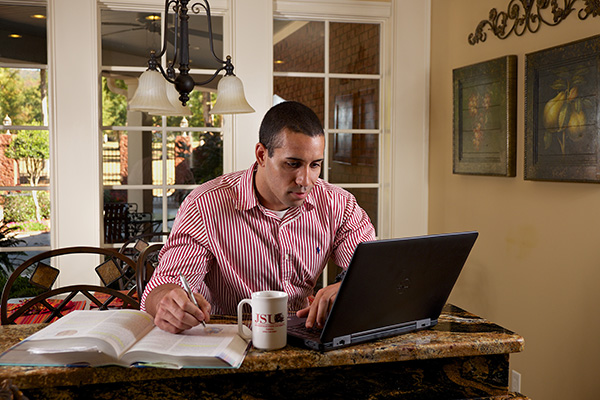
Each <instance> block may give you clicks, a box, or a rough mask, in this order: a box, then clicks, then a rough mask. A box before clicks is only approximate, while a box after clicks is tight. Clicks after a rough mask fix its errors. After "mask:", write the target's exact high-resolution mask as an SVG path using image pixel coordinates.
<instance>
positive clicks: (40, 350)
mask: <svg viewBox="0 0 600 400" xmlns="http://www.w3.org/2000/svg"><path fill="white" fill-rule="evenodd" d="M237 332H238V329H237V325H222V324H208V325H206V328H204V327H203V326H202V325H199V326H196V327H194V328H192V329H189V330H187V331H184V332H182V333H179V334H173V333H168V332H165V331H163V330H161V329H160V328H158V327H157V326H155V325H154V322H153V318H152V316H151V315H150V314H148V313H146V312H143V311H137V310H108V311H97V310H90V311H73V312H71V313H69V314H67V315H66V316H64V317H62V318H60V319H59V320H57V321H56V322H53V323H52V324H50V325H48V326H47V327H45V328H44V329H42V330H40V331H39V332H36V333H35V334H33V335H31V336H30V337H28V338H27V339H25V340H23V341H22V342H20V343H18V344H16V345H15V346H13V347H12V348H10V349H9V350H7V351H6V352H5V353H4V354H2V355H0V365H35V366H76V365H77V366H78V365H91V366H99V365H122V366H155V367H163V368H238V367H239V366H240V365H241V364H242V361H243V360H244V357H245V356H246V351H247V350H248V343H247V342H246V341H245V340H244V339H242V338H241V337H240V336H239V335H238V333H237Z"/></svg>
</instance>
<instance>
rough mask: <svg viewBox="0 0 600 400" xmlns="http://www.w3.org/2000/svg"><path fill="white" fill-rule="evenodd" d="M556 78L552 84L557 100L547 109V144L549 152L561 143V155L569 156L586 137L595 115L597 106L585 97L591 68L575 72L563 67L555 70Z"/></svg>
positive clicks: (553, 100)
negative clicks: (583, 92)
mask: <svg viewBox="0 0 600 400" xmlns="http://www.w3.org/2000/svg"><path fill="white" fill-rule="evenodd" d="M554 73H555V75H556V79H555V80H554V82H553V83H552V84H551V88H552V89H553V90H554V97H552V98H551V99H550V100H548V101H547V102H546V104H545V105H544V108H543V114H542V123H543V126H544V129H545V131H544V134H543V144H544V149H546V150H548V149H549V148H550V147H551V146H552V145H553V144H554V143H558V146H559V148H560V151H561V154H567V153H569V146H573V145H574V144H575V143H576V142H579V141H581V140H582V139H583V138H584V137H585V133H586V129H587V125H588V123H587V120H588V115H589V114H590V113H592V112H593V103H592V101H591V100H590V99H589V98H588V97H587V96H581V89H580V88H582V87H584V86H585V85H586V79H585V76H586V74H588V73H589V68H588V67H586V66H583V65H579V66H577V67H576V68H575V69H573V70H569V69H568V68H566V67H561V68H559V69H557V70H556V71H554Z"/></svg>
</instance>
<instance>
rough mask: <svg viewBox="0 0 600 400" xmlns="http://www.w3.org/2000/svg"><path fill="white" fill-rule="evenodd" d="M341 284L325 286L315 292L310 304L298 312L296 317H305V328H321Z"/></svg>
mask: <svg viewBox="0 0 600 400" xmlns="http://www.w3.org/2000/svg"><path fill="white" fill-rule="evenodd" d="M340 285H341V282H338V283H334V284H332V285H329V286H326V287H324V288H323V289H321V290H319V291H318V292H317V295H316V296H315V300H314V301H313V302H312V304H311V305H310V306H308V307H306V308H303V309H302V310H299V311H298V312H297V313H296V315H297V316H298V317H300V318H303V317H306V327H307V328H312V327H313V326H315V324H316V326H317V327H318V328H322V327H323V325H324V324H325V320H326V319H327V315H329V310H331V306H332V305H333V302H334V301H335V298H336V296H337V293H338V290H339V289H340Z"/></svg>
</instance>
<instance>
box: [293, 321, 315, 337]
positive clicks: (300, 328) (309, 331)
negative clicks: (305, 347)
mask: <svg viewBox="0 0 600 400" xmlns="http://www.w3.org/2000/svg"><path fill="white" fill-rule="evenodd" d="M287 329H288V332H291V333H293V334H294V335H295V336H298V337H301V338H303V339H313V340H315V339H319V338H320V337H321V332H322V329H319V328H307V327H306V325H305V323H304V321H297V322H292V323H290V322H289V321H288V327H287Z"/></svg>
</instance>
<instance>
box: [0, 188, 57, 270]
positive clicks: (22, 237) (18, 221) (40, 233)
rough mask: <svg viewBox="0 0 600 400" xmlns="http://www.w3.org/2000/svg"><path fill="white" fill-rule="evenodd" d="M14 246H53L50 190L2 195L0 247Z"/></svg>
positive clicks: (8, 192) (0, 204) (0, 199)
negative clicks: (51, 241)
mask: <svg viewBox="0 0 600 400" xmlns="http://www.w3.org/2000/svg"><path fill="white" fill-rule="evenodd" d="M13 246H18V247H23V246H50V192H49V191H47V190H23V191H18V192H16V191H1V192H0V247H13ZM0 254H2V253H0ZM1 262H2V261H1V260H0V263H1ZM0 268H1V266H0Z"/></svg>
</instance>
